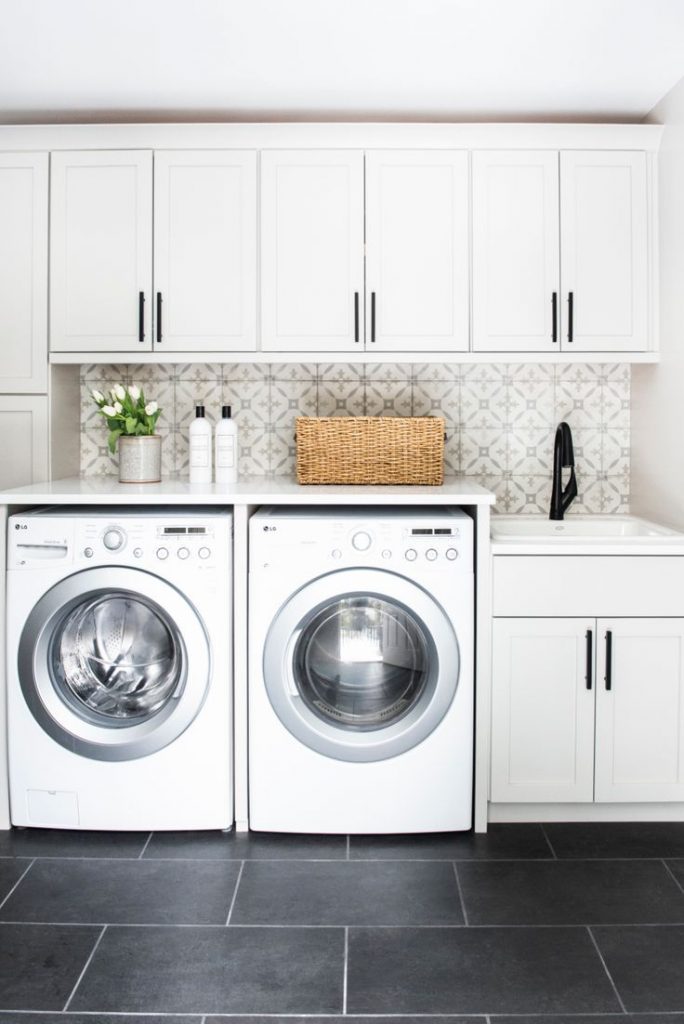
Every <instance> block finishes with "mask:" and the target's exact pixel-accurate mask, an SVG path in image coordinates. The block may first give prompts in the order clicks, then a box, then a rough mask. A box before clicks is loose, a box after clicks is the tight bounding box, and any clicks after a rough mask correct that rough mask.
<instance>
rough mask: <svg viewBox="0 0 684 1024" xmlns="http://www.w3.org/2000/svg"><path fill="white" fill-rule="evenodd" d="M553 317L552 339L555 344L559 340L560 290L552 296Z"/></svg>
mask: <svg viewBox="0 0 684 1024" xmlns="http://www.w3.org/2000/svg"><path fill="white" fill-rule="evenodd" d="M551 319H552V320H553V326H552V334H551V341H552V342H553V343H554V345H556V344H557V342H558V292H554V293H553V294H552V296H551Z"/></svg>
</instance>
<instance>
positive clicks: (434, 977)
mask: <svg viewBox="0 0 684 1024" xmlns="http://www.w3.org/2000/svg"><path fill="white" fill-rule="evenodd" d="M347 1009H348V1012H349V1013H504V1012H508V1013H582V1012H584V1013H603V1012H614V1011H619V1009H620V1006H619V1003H618V1000H617V999H616V997H615V993H614V992H613V989H612V986H611V984H610V981H609V980H608V978H607V977H606V973H605V971H604V969H603V966H602V964H601V961H600V958H599V957H598V955H597V953H596V950H595V949H594V946H593V943H592V942H591V938H590V936H589V934H588V933H587V931H586V930H585V929H580V928H373V929H369V928H358V929H357V928H353V929H351V931H350V932H349V967H348V982H347Z"/></svg>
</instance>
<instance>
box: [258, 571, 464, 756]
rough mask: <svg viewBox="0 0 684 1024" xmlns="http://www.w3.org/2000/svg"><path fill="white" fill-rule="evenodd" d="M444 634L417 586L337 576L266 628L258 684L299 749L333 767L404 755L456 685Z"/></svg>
mask: <svg viewBox="0 0 684 1024" xmlns="http://www.w3.org/2000/svg"><path fill="white" fill-rule="evenodd" d="M459 669H460V660H459V649H458V641H457V639H456V634H455V632H454V628H453V626H452V624H451V622H450V621H449V619H448V618H447V615H446V613H445V612H444V609H443V608H442V607H441V605H440V604H438V602H437V601H436V600H435V599H434V598H433V597H432V596H431V595H430V594H428V593H427V591H425V590H424V589H423V588H422V587H420V586H419V585H418V584H416V583H413V582H412V581H411V580H408V579H406V578H405V577H403V576H399V575H397V574H395V573H392V572H387V571H385V570H382V569H343V570H340V571H338V572H333V573H328V574H327V575H325V576H321V577H319V578H318V579H316V580H313V581H312V582H311V583H309V584H307V585H306V586H304V587H302V588H301V590H298V591H297V592H296V593H295V594H293V595H292V596H291V597H290V598H289V600H288V601H286V603H285V604H284V605H283V607H282V608H281V609H280V611H279V612H278V614H277V615H276V617H275V619H274V620H273V622H272V623H271V626H270V629H269V631H268V634H267V637H266V642H265V645H264V660H263V670H264V682H265V685H266V691H267V693H268V696H269V699H270V701H271V704H272V706H273V709H274V711H275V712H276V714H277V715H278V717H279V719H280V720H281V722H282V723H283V725H285V726H286V728H287V729H288V730H289V731H290V732H291V733H292V734H293V736H295V737H296V738H297V739H298V740H300V741H301V742H302V743H304V744H305V745H306V746H308V747H310V748H311V749H313V750H316V751H318V752H319V753H322V754H325V755H327V756H328V757H334V758H337V759H338V760H343V761H379V760H384V759H386V758H389V757H394V756H396V755H397V754H400V753H403V752H404V751H407V750H410V749H411V748H412V747H414V746H416V745H417V744H418V743H420V742H421V741H422V740H423V739H425V737H426V736H428V735H429V734H430V733H431V732H432V731H433V730H434V729H435V728H437V726H438V725H439V723H440V722H441V720H442V719H443V717H444V715H445V714H446V712H447V710H448V708H449V706H450V705H451V702H452V700H453V698H454V695H455V693H456V689H457V687H458V678H459Z"/></svg>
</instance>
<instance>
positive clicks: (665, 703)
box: [596, 619, 684, 802]
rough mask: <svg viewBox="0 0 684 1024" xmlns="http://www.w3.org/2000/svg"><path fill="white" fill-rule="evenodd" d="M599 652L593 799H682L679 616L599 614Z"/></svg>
mask: <svg viewBox="0 0 684 1024" xmlns="http://www.w3.org/2000/svg"><path fill="white" fill-rule="evenodd" d="M609 633H610V634H611V640H612V671H611V673H610V675H611V688H610V689H607V688H606V685H607V684H606V673H607V664H606V662H607V658H606V655H607V647H606V636H607V634H609ZM597 652H598V665H597V677H598V683H597V691H596V800H597V801H605V802H610V801H613V802H615V801H635V802H638V801H642V800H684V619H612V620H610V619H600V620H599V624H598V648H597Z"/></svg>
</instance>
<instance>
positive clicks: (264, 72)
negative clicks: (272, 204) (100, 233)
mask: <svg viewBox="0 0 684 1024" xmlns="http://www.w3.org/2000/svg"><path fill="white" fill-rule="evenodd" d="M682 76H684V0H0V122H4V123H11V122H29V121H34V122H35V121H65V120H69V121H79V120H80V121H90V120H100V121H106V120H121V121H126V120H131V121H132V120H231V119H244V120H272V119H306V120H331V119H346V120H354V119H384V120H392V119H406V120H422V119H437V120H545V119H548V120H551V119H562V120H639V119H641V118H642V117H643V116H645V115H646V114H647V113H648V111H649V110H650V109H651V108H652V107H653V106H654V104H655V103H656V102H657V101H658V100H659V99H660V98H661V97H662V96H663V95H664V93H666V92H667V91H668V90H669V89H670V88H671V87H672V86H673V85H674V84H675V83H676V82H677V81H678V80H679V79H680V78H681V77H682Z"/></svg>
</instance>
